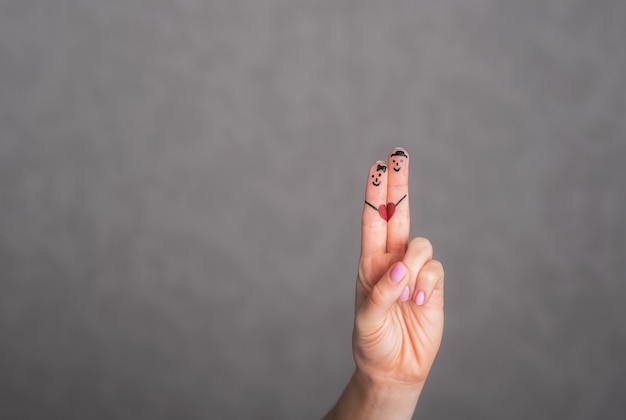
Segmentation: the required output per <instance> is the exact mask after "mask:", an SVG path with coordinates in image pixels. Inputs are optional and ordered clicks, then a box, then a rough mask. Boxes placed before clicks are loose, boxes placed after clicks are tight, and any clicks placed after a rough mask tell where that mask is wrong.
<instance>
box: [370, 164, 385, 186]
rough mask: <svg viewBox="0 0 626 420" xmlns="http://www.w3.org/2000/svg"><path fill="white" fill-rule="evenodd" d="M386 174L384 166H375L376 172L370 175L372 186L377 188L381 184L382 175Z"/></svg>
mask: <svg viewBox="0 0 626 420" xmlns="http://www.w3.org/2000/svg"><path fill="white" fill-rule="evenodd" d="M385 172H387V167H386V166H385V165H377V166H376V172H375V173H373V174H372V185H373V186H375V187H378V186H379V185H380V184H381V183H382V182H383V174H384V173H385Z"/></svg>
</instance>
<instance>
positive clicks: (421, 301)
mask: <svg viewBox="0 0 626 420" xmlns="http://www.w3.org/2000/svg"><path fill="white" fill-rule="evenodd" d="M424 298H425V296H424V292H422V291H421V290H420V291H419V292H417V296H415V303H416V304H418V305H423V304H424Z"/></svg>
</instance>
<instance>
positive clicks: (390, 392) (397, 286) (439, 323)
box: [325, 148, 444, 419]
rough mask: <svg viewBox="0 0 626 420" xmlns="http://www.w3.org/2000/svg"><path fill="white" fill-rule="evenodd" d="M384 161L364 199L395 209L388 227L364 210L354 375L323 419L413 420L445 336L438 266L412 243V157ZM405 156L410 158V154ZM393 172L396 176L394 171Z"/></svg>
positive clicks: (426, 248)
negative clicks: (383, 171)
mask: <svg viewBox="0 0 626 420" xmlns="http://www.w3.org/2000/svg"><path fill="white" fill-rule="evenodd" d="M397 150H403V151H404V149H399V148H396V149H394V150H393V151H392V152H391V153H390V154H389V156H388V167H389V168H393V169H394V170H393V171H387V175H386V176H385V175H383V176H382V178H381V181H382V182H381V183H380V185H378V186H376V185H373V184H372V181H371V180H372V178H371V175H372V174H376V167H377V164H381V162H377V163H375V164H374V165H373V166H372V167H371V168H370V171H369V173H368V182H367V186H366V190H365V200H366V201H368V202H370V203H387V202H394V203H395V202H397V201H398V200H399V199H400V198H401V197H402V196H404V195H405V194H407V197H406V199H404V200H403V201H402V203H401V204H400V205H399V206H398V208H397V209H396V212H395V214H394V216H393V217H392V218H391V219H390V220H389V221H385V220H384V219H382V218H381V217H380V216H379V215H378V214H377V212H376V211H374V210H373V209H372V208H371V207H370V206H368V205H364V208H363V215H362V232H361V256H360V259H359V268H358V274H357V281H356V297H355V312H354V330H353V337H352V347H353V355H354V360H355V364H356V368H355V371H354V374H353V375H352V378H351V379H350V381H349V383H348V385H347V386H346V388H345V390H344V392H343V394H342V395H341V397H340V398H339V400H338V401H337V403H336V405H335V406H334V407H333V409H332V410H331V411H330V412H329V413H328V414H327V416H326V417H325V418H326V419H410V418H411V417H412V415H413V412H414V410H415V406H416V404H417V401H418V399H419V396H420V394H421V391H422V389H423V386H424V383H425V381H426V378H427V377H428V373H429V372H430V369H431V367H432V364H433V362H434V360H435V356H436V354H437V351H438V350H439V345H440V343H441V338H442V334H443V324H444V314H443V303H444V296H443V283H444V271H443V266H442V264H441V263H440V262H439V261H437V260H434V259H433V248H432V245H431V243H430V242H429V241H428V240H427V239H425V238H420V237H418V238H414V239H412V240H411V241H409V228H410V208H409V197H408V180H409V158H407V157H402V162H400V159H398V156H391V155H392V154H393V153H394V152H396V151H397ZM407 155H408V153H407ZM396 169H397V170H396Z"/></svg>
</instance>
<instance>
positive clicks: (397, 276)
mask: <svg viewBox="0 0 626 420" xmlns="http://www.w3.org/2000/svg"><path fill="white" fill-rule="evenodd" d="M405 274H406V268H405V267H404V264H402V263H401V262H399V263H397V264H396V265H395V266H394V267H393V268H392V269H391V273H389V277H390V278H391V281H392V282H394V283H398V282H400V280H402V278H403V277H404V275H405Z"/></svg>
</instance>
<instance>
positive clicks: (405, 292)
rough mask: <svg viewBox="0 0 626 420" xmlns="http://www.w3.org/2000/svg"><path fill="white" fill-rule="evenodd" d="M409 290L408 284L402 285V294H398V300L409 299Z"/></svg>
mask: <svg viewBox="0 0 626 420" xmlns="http://www.w3.org/2000/svg"><path fill="white" fill-rule="evenodd" d="M410 292H411V291H410V290H409V286H408V285H407V286H404V290H403V291H402V294H401V295H400V302H406V301H407V300H409V293H410Z"/></svg>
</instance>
